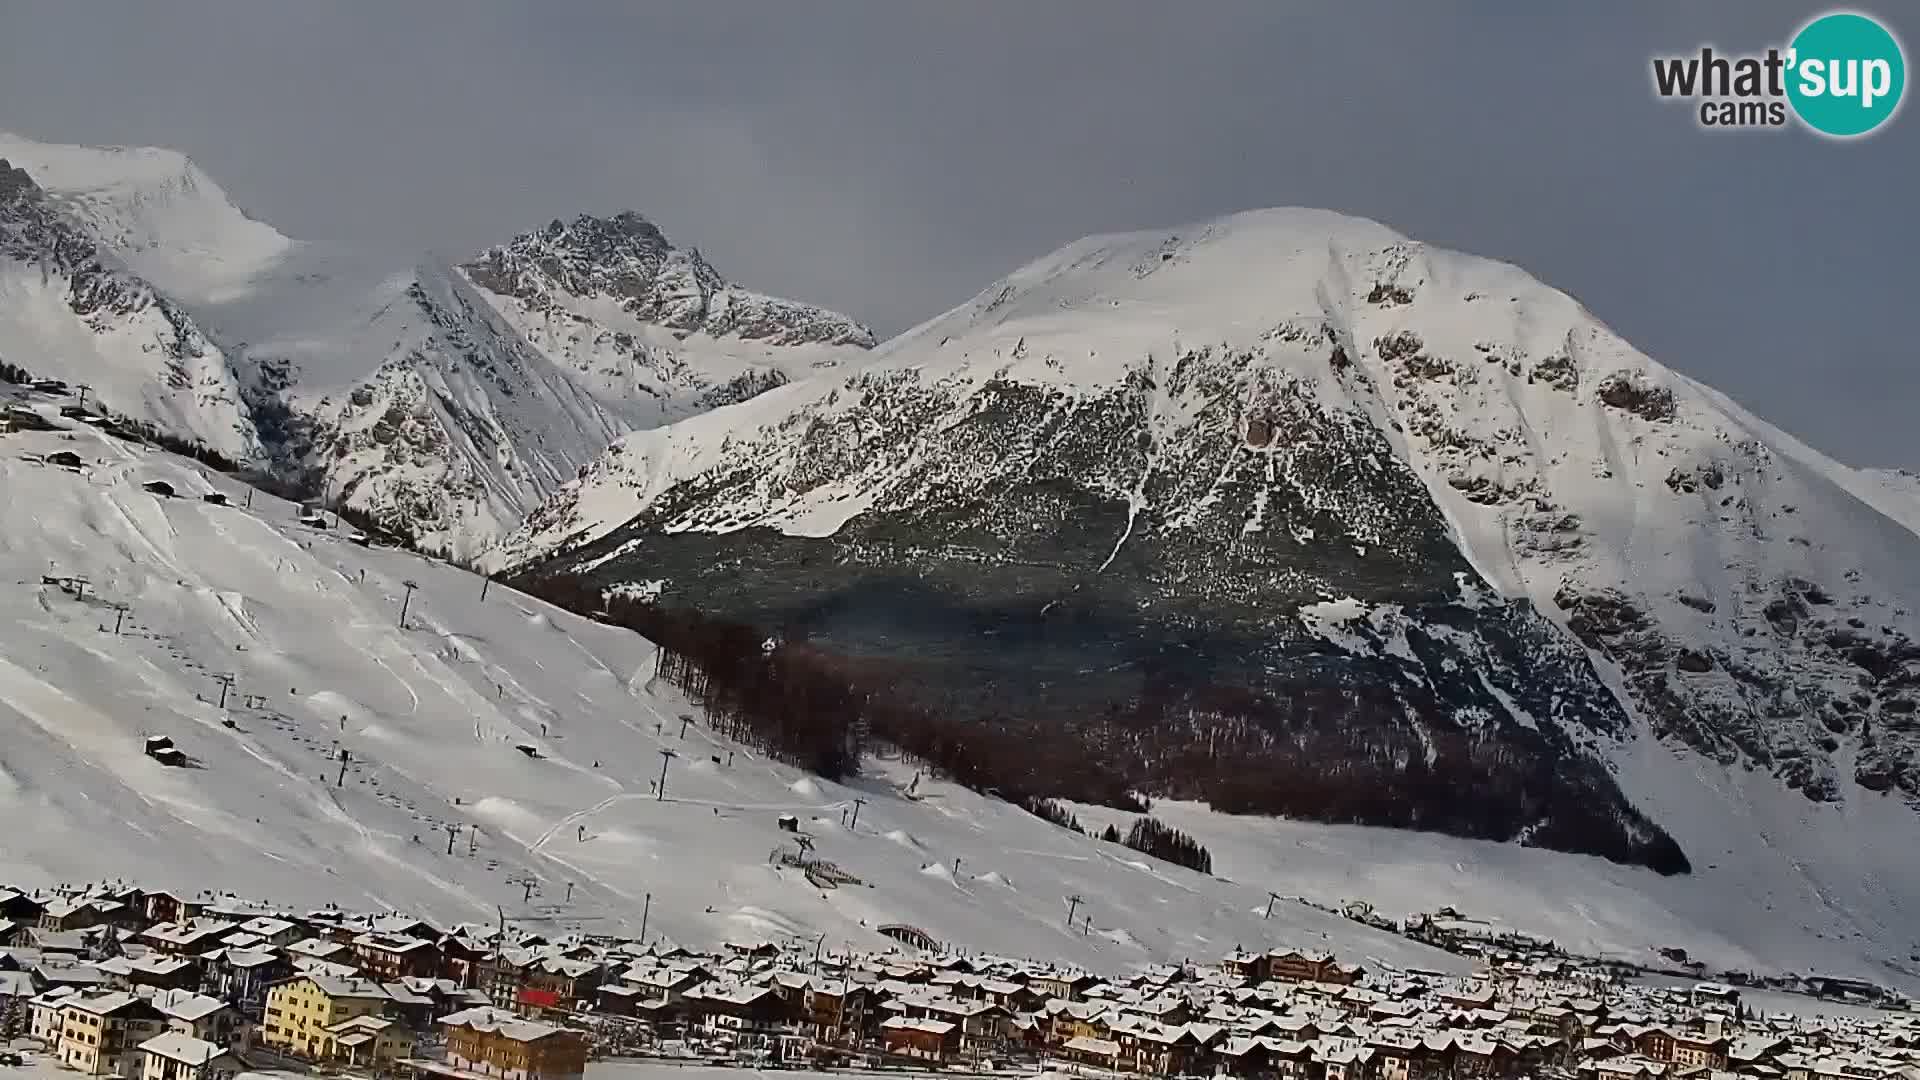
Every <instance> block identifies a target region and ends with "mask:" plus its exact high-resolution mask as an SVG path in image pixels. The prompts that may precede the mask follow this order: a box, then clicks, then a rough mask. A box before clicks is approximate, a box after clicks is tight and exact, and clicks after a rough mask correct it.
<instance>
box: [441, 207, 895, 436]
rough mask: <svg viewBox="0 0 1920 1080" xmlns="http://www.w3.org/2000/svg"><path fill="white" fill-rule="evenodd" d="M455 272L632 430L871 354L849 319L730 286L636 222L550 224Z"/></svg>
mask: <svg viewBox="0 0 1920 1080" xmlns="http://www.w3.org/2000/svg"><path fill="white" fill-rule="evenodd" d="M461 270H462V272H463V273H464V274H465V275H466V276H467V278H468V279H469V280H471V281H472V282H473V283H474V284H475V285H476V286H477V287H478V288H480V289H482V290H484V291H485V292H486V294H487V295H488V296H489V297H490V298H492V300H493V301H494V303H496V304H497V305H498V306H499V307H500V308H501V310H502V311H503V312H504V313H505V314H506V315H507V317H508V319H509V320H510V321H511V322H512V323H513V325H514V326H515V327H516V328H517V329H518V330H519V331H520V332H521V333H522V334H524V335H525V336H526V337H527V339H528V340H529V341H531V342H533V343H534V344H535V345H536V346H538V347H539V348H540V350H541V351H542V352H544V353H546V354H547V355H548V356H551V357H553V358H554V359H555V360H556V361H558V362H562V363H565V364H567V365H568V366H570V367H571V368H573V369H574V370H576V371H577V372H579V373H580V375H581V376H582V377H583V378H584V379H585V380H586V381H587V385H589V386H591V387H593V388H594V390H595V392H596V393H597V394H599V396H600V397H601V398H602V399H603V400H610V401H613V402H618V403H620V404H621V405H622V406H623V407H625V408H627V409H629V410H632V411H633V415H634V419H635V422H636V424H637V425H638V426H644V427H652V426H655V425H657V424H658V423H659V422H660V421H661V420H663V419H666V420H670V419H677V418H680V417H683V416H687V415H690V414H692V413H696V412H701V411H704V410H706V409H709V408H713V407H715V406H718V405H726V404H732V403H733V402H736V401H744V400H746V399H747V398H749V397H752V396H753V395H754V394H757V393H760V392H761V391H763V390H766V389H770V388H772V387H774V386H779V385H782V384H784V383H787V382H790V381H792V380H793V379H794V378H797V377H804V376H805V375H808V374H811V373H813V372H814V371H818V370H822V369H827V368H832V367H835V366H838V365H839V364H840V363H841V362H842V361H843V360H845V359H847V358H848V356H849V349H868V348H871V347H872V346H873V332H872V331H871V330H868V329H867V328H866V327H864V326H861V325H860V324H858V323H856V322H854V321H853V320H851V319H848V318H847V317H846V316H844V315H839V314H836V313H834V312H830V311H825V310H823V309H820V308H816V307H812V306H809V305H806V304H799V303H795V302H793V301H791V300H781V299H778V298H776V297H770V296H763V295H761V294H759V293H754V292H749V291H747V290H744V289H741V288H740V287H738V286H736V285H732V284H729V283H728V282H727V281H726V280H725V279H724V278H722V277H721V276H720V273H719V271H717V270H715V269H714V268H713V267H712V265H711V264H709V263H708V262H707V260H706V259H705V258H703V257H702V256H701V254H700V253H699V252H698V251H690V250H685V249H681V248H677V247H674V246H673V244H672V243H670V242H669V241H668V240H667V238H666V236H665V234H663V233H661V231H660V229H659V228H658V227H657V226H655V225H654V224H653V223H652V222H650V221H648V220H647V219H645V218H643V217H641V216H640V215H638V214H635V213H631V212H627V213H621V214H616V215H614V216H613V217H611V218H597V217H592V216H589V215H585V214H583V215H581V216H579V217H577V218H575V219H574V220H573V221H571V222H560V221H555V222H553V223H551V224H549V225H548V226H547V227H546V228H544V229H540V230H538V231H536V232H529V233H525V234H522V235H520V236H517V237H515V238H514V239H513V241H512V242H511V243H508V244H506V245H504V246H501V247H496V248H490V249H488V250H487V251H485V252H482V253H481V255H480V256H479V257H478V258H476V259H474V260H472V261H471V262H468V263H466V264H465V265H463V266H462V267H461Z"/></svg>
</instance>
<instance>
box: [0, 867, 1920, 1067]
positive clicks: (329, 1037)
mask: <svg viewBox="0 0 1920 1080" xmlns="http://www.w3.org/2000/svg"><path fill="white" fill-rule="evenodd" d="M1470 925H1471V922H1470V920H1464V919H1461V918H1459V917H1458V913H1456V912H1451V911H1444V910H1443V911H1442V912H1440V913H1438V914H1437V915H1435V916H1422V917H1420V919H1419V923H1418V926H1417V927H1412V926H1411V925H1410V927H1409V929H1410V932H1414V933H1417V934H1419V935H1420V936H1421V937H1422V940H1426V941H1428V942H1430V943H1433V944H1438V945H1440V946H1442V947H1444V948H1447V949H1449V951H1453V952H1456V953H1459V954H1462V955H1466V956H1470V957H1472V958H1473V960H1474V963H1473V974H1471V975H1449V974H1446V973H1442V972H1438V971H1430V970H1398V969H1392V968H1387V967H1384V966H1380V965H1361V964H1356V963H1351V962H1343V961H1342V960H1340V959H1337V958H1335V957H1334V956H1332V955H1329V954H1327V953H1324V952H1317V951H1307V950H1302V949H1294V948H1287V947H1270V948H1265V949H1261V950H1257V951H1256V950H1250V949H1247V948H1235V949H1234V950H1233V951H1232V952H1230V953H1228V954H1227V955H1225V956H1222V957H1219V958H1217V960H1215V961H1214V962H1211V963H1203V962H1200V961H1199V960H1194V961H1191V962H1189V963H1187V964H1184V965H1180V966H1165V965H1163V966H1147V967H1140V968H1137V969H1134V970H1131V971H1128V972H1124V973H1115V974H1110V975H1099V974H1095V973H1092V972H1088V971H1081V970H1074V969H1069V968H1064V967H1062V966H1060V965H1057V964H1049V963H1046V962H1041V961H1033V960H1024V959H1016V958H1007V957H998V956H991V955H982V954H979V953H973V952H969V951H966V950H964V949H961V948H958V947H955V946H951V945H942V944H941V943H937V942H935V941H932V940H931V939H930V938H928V937H927V935H925V934H924V933H923V932H920V931H917V930H916V929H915V928H913V927H908V926H894V927H884V928H881V931H882V932H883V933H885V934H887V935H888V936H889V937H891V938H894V939H895V940H898V941H899V942H900V944H899V945H898V947H896V948H894V949H891V950H889V951H887V952H885V953H878V954H858V953H851V952H844V951H840V950H834V949H828V948H827V947H826V944H827V943H826V941H825V939H824V937H822V938H818V939H812V940H807V941H786V942H776V941H769V940H756V941H740V942H730V943H728V944H726V946H725V947H724V950H723V951H721V952H718V953H709V952H699V951H694V950H689V949H686V948H681V947H678V946H675V945H673V944H671V943H670V942H667V941H665V940H663V939H660V938H658V937H657V936H656V937H655V938H653V939H650V940H632V939H618V938H608V937H601V936H595V935H591V934H586V933H582V932H579V931H569V932H566V933H564V934H559V935H554V936H548V935H544V934H539V933H532V932H527V931H525V930H522V929H520V928H517V927H514V926H512V925H511V924H509V923H508V922H507V920H505V919H504V918H503V919H502V920H501V921H500V923H499V924H498V925H480V924H469V925H455V926H444V927H443V926H435V925H432V924H430V923H429V922H427V921H425V920H422V919H418V918H414V917H411V916H408V915H405V914H400V913H394V912H385V913H377V914H352V913H348V912H345V911H341V910H334V909H331V908H328V909H321V910H314V911H307V912H294V911H286V910H273V909H270V908H267V907H265V906H263V905H258V904H253V903H249V902H243V901H240V900H238V899H236V898H233V897H228V896H215V895H214V894H211V893H207V894H202V895H201V896H200V897H198V898H188V897H185V896H181V895H176V894H174V893H171V892H166V891H147V890H142V889H140V888H136V887H132V886H129V885H124V884H120V883H115V884H112V885H103V886H89V887H87V888H67V889H59V890H51V891H36V892H26V891H21V890H16V889H8V888H5V887H0V1048H7V1047H11V1048H12V1049H0V1068H4V1067H5V1066H13V1067H20V1066H22V1065H28V1066H32V1065H37V1064H42V1063H44V1064H47V1065H51V1066H53V1067H54V1068H55V1069H56V1070H58V1071H62V1072H65V1071H71V1072H73V1073H77V1074H80V1075H83V1076H110V1077H122V1078H126V1080H233V1078H234V1077H236V1076H238V1075H239V1074H240V1073H242V1072H253V1071H261V1070H271V1071H280V1072H289V1071H290V1072H307V1073H316V1074H323V1075H336V1076H345V1077H349V1078H352V1077H380V1078H388V1077H410V1078H413V1080H580V1078H581V1077H582V1076H583V1075H584V1073H585V1072H586V1070H587V1069H588V1067H589V1062H608V1063H618V1062H647V1061H652V1062H658V1063H661V1064H669V1063H671V1064H683V1065H685V1064H696V1065H698V1064H705V1065H748V1066H752V1067H756V1068H789V1069H796V1068H797V1069H809V1068H810V1069H832V1070H842V1071H844V1070H882V1069H885V1070H895V1071H899V1070H912V1071H930V1070H937V1071H947V1072H963V1073H969V1074H976V1075H978V1074H987V1073H998V1074H1006V1075H1029V1076H1030V1075H1033V1074H1034V1073H1035V1071H1036V1070H1044V1071H1051V1072H1055V1073H1068V1074H1077V1075H1082V1076H1091V1077H1111V1076H1119V1075H1146V1076H1233V1077H1246V1078H1251V1080H1441V1078H1444V1080H1460V1078H1469V1077H1471V1078H1502V1077H1523V1076H1528V1077H1531V1076H1541V1077H1559V1078H1567V1080H1572V1078H1587V1080H1666V1078H1680V1077H1698V1078H1700V1080H1721V1078H1724V1077H1733V1076H1739V1077H1751V1078H1756V1080H1920V1011H1916V1009H1915V1005H1914V1003H1913V1002H1911V1001H1905V1000H1893V1001H1888V1000H1886V999H1885V998H1884V997H1882V998H1880V999H1879V1000H1877V1001H1876V1002H1875V1003H1874V1004H1875V1005H1877V1006H1879V1007H1876V1008H1871V1009H1870V1008H1866V1007H1864V1004H1857V1005H1854V1006H1852V1007H1850V1010H1849V1011H1848V1012H1846V1013H1844V1014H1841V1015H1811V1014H1809V1015H1802V1014H1799V1013H1796V1012H1782V1011H1768V1010H1765V1009H1761V1008H1758V1007H1756V1006H1755V1005H1753V1004H1751V1003H1749V1002H1746V1001H1743V1000H1742V991H1741V989H1740V988H1738V987H1735V986H1732V985H1727V984H1724V983H1715V982H1698V981H1691V982H1690V981H1686V980H1678V979H1675V980H1669V982H1668V983H1667V984H1665V985H1662V984H1656V983H1651V982H1647V981H1644V980H1641V981H1635V980H1633V979H1629V978H1624V977H1622V973H1621V972H1620V971H1619V970H1617V969H1609V968H1607V967H1606V966H1603V965H1600V964H1597V963H1594V962H1590V961H1583V960H1580V959H1578V958H1571V957H1567V956H1565V955H1564V954H1557V955H1556V954H1555V953H1553V952H1551V951H1548V950H1545V949H1542V948H1539V947H1538V945H1539V943H1531V945H1532V947H1530V943H1529V942H1528V940H1527V939H1519V938H1515V937H1513V936H1511V935H1509V936H1508V940H1506V941H1505V942H1504V943H1503V942H1502V941H1500V940H1497V939H1494V938H1489V937H1476V936H1475V935H1474V934H1472V933H1471V932H1469V931H1464V930H1462V929H1461V928H1462V927H1465V926H1470ZM1450 928H1451V929H1450ZM645 936H646V935H645V931H644V929H643V930H642V934H641V937H642V938H643V939H644V938H645ZM1826 989H1828V990H1829V991H1831V992H1835V993H1840V994H1842V995H1843V996H1848V995H1847V991H1848V990H1849V988H1847V987H1830V988H1826ZM1776 997H1778V995H1776ZM4 1075H5V1072H4V1071H0V1076H4Z"/></svg>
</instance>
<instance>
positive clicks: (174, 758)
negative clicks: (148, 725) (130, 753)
mask: <svg viewBox="0 0 1920 1080" xmlns="http://www.w3.org/2000/svg"><path fill="white" fill-rule="evenodd" d="M146 754H147V756H148V757H150V758H152V759H153V760H155V761H157V762H159V763H160V764H162V765H174V766H179V765H185V764H186V763H187V755H185V754H183V753H181V752H180V748H179V747H177V746H175V745H173V740H172V739H170V738H168V737H167V736H165V735H149V736H147V744H146Z"/></svg>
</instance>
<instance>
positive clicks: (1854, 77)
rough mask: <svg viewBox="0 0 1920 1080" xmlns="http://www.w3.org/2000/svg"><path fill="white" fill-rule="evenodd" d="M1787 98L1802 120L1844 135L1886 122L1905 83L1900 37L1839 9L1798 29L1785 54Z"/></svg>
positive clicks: (1861, 132)
mask: <svg viewBox="0 0 1920 1080" xmlns="http://www.w3.org/2000/svg"><path fill="white" fill-rule="evenodd" d="M1787 65H1788V72H1787V100H1788V101H1790V102H1792V103H1793V111H1794V112H1795V113H1796V114H1798V115H1799V117H1800V120H1801V122H1802V123H1805V124H1806V125H1807V126H1808V127H1810V128H1812V129H1813V130H1815V131H1817V132H1819V133H1820V134H1822V135H1829V136H1832V137H1834V138H1840V139H1847V138H1852V137H1853V136H1855V135H1865V134H1866V133H1867V132H1869V131H1872V130H1873V129H1875V128H1877V127H1879V126H1880V125H1881V124H1884V123H1886V122H1887V121H1888V120H1889V119H1891V118H1892V117H1893V114H1894V111H1895V110H1897V109H1898V108H1899V107H1900V97H1901V94H1902V93H1903V92H1904V91H1905V90H1906V88H1907V61H1906V56H1905V55H1904V54H1903V53H1901V51H1900V42H1899V41H1897V40H1895V39H1894V36H1893V34H1892V33H1891V32H1889V31H1888V30H1887V28H1886V27H1884V26H1881V25H1880V24H1879V23H1878V22H1875V21H1874V20H1872V19H1870V18H1868V17H1866V16H1865V15H1856V14H1854V13H1853V12H1851V11H1838V12H1834V13H1832V14H1830V15H1822V16H1820V17H1819V18H1817V19H1815V20H1813V21H1812V22H1810V23H1808V24H1807V25H1805V26H1803V27H1801V28H1800V32H1799V33H1798V34H1795V35H1794V37H1793V42H1792V44H1791V45H1790V46H1789V51H1788V54H1787Z"/></svg>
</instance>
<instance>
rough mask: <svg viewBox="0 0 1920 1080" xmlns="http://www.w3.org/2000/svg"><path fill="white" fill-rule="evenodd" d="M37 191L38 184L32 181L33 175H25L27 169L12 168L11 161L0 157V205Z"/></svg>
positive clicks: (35, 193) (34, 193)
mask: <svg viewBox="0 0 1920 1080" xmlns="http://www.w3.org/2000/svg"><path fill="white" fill-rule="evenodd" d="M39 192H40V185H38V184H35V183H34V182H33V177H31V176H28V175H27V170H25V169H17V168H14V166H13V163H12V162H10V161H8V160H7V159H6V158H3V157H0V205H5V204H7V203H11V202H14V201H16V200H18V199H22V198H27V197H30V196H33V195H37V194H39Z"/></svg>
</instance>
